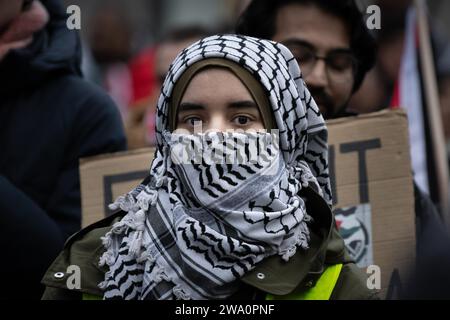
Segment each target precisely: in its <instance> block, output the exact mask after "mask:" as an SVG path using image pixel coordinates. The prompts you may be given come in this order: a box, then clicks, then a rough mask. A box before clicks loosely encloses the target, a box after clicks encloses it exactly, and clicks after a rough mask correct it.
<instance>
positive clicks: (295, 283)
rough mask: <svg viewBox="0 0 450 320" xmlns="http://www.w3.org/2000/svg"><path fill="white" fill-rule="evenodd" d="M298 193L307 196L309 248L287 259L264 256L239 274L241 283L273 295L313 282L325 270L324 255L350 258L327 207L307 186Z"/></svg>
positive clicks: (325, 258) (339, 258) (337, 258)
mask: <svg viewBox="0 0 450 320" xmlns="http://www.w3.org/2000/svg"><path fill="white" fill-rule="evenodd" d="M301 195H302V197H305V198H306V199H307V200H306V209H307V212H309V213H310V215H311V216H312V218H313V223H312V225H311V240H310V248H309V249H308V250H298V251H297V253H296V254H295V255H294V256H293V257H292V258H291V259H290V260H289V261H288V262H285V261H284V260H282V259H281V257H279V256H272V257H269V258H267V259H266V260H265V261H263V262H261V263H259V264H258V265H257V266H256V268H255V269H253V270H252V271H250V272H249V273H247V274H246V275H245V276H244V277H243V278H242V281H243V282H244V283H246V284H248V285H251V286H252V287H255V288H257V289H260V290H262V291H264V292H268V293H271V294H274V295H286V294H289V293H291V292H293V291H294V290H295V289H296V288H298V287H299V286H300V285H303V286H305V287H311V286H313V285H314V283H315V282H316V281H317V279H318V278H319V277H320V275H321V274H322V273H323V271H324V270H325V264H326V262H327V261H326V260H327V255H330V256H333V260H337V261H338V260H341V261H344V260H349V257H348V256H346V255H345V247H344V242H343V240H342V238H340V237H339V236H338V235H337V232H333V229H334V228H335V223H334V218H333V214H332V212H331V209H330V207H329V206H328V205H327V204H326V203H325V202H324V201H323V199H322V198H321V197H320V196H319V195H318V194H317V193H316V192H315V191H314V190H312V189H310V188H307V189H304V190H303V191H302V194H301ZM330 245H331V247H330V248H329V246H330ZM329 249H332V250H329Z"/></svg>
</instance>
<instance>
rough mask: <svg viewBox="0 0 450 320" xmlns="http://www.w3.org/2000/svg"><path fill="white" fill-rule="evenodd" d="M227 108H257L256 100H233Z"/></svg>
mask: <svg viewBox="0 0 450 320" xmlns="http://www.w3.org/2000/svg"><path fill="white" fill-rule="evenodd" d="M228 106H229V108H233V109H244V108H256V109H258V105H257V104H256V102H254V101H251V100H243V101H235V102H232V103H230V104H229V105H228Z"/></svg>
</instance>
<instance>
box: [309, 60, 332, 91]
mask: <svg viewBox="0 0 450 320" xmlns="http://www.w3.org/2000/svg"><path fill="white" fill-rule="evenodd" d="M306 82H307V84H308V85H311V86H315V87H325V86H327V85H328V76H327V64H326V61H325V60H324V59H323V58H318V59H317V61H316V63H315V65H314V66H313V68H312V70H311V72H310V74H309V75H308V76H307V79H306Z"/></svg>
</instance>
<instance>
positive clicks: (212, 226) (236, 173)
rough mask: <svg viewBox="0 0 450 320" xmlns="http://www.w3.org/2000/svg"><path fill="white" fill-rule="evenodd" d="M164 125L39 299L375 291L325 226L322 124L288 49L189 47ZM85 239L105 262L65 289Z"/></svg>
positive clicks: (174, 78) (175, 69) (172, 81)
mask: <svg viewBox="0 0 450 320" xmlns="http://www.w3.org/2000/svg"><path fill="white" fill-rule="evenodd" d="M236 110H237V111H236ZM199 128H200V129H199ZM236 129H241V130H236ZM156 133H157V148H156V152H155V156H154V160H153V162H152V164H151V168H150V174H149V176H148V177H147V178H146V179H145V180H144V181H143V182H142V183H141V184H140V185H139V186H137V187H136V188H135V189H134V190H132V191H130V192H129V193H128V194H126V195H124V196H121V197H119V198H118V199H117V200H116V201H115V202H114V203H113V204H111V206H110V207H111V209H116V210H118V213H117V214H116V215H114V216H113V217H111V218H108V219H106V220H104V221H102V222H99V223H97V224H95V225H94V226H91V227H88V228H87V229H85V230H84V231H82V232H81V233H79V234H78V235H76V236H75V237H73V238H72V239H71V241H69V242H68V243H67V244H66V249H65V250H64V251H63V253H62V254H61V255H60V257H59V258H58V259H57V260H56V261H55V263H54V264H53V265H52V266H51V267H50V269H49V270H48V272H47V275H46V277H44V279H43V283H44V284H46V285H47V290H46V293H45V294H44V297H43V298H44V299H59V298H64V297H69V296H70V297H75V298H76V297H78V298H79V297H80V293H81V294H82V295H81V297H83V298H89V297H91V298H92V296H96V297H97V298H99V297H102V298H103V299H105V300H109V299H125V300H134V299H136V300H155V299H157V300H165V299H195V300H204V299H235V298H246V299H248V298H254V299H259V298H262V299H280V298H281V299H285V298H288V299H330V298H332V299H352V298H354V299H368V298H371V297H372V296H373V295H374V293H373V292H370V291H369V290H368V289H367V287H366V279H365V276H364V274H362V273H361V271H359V270H358V269H357V268H356V266H355V265H354V263H353V262H352V261H351V260H350V259H349V258H348V255H347V254H346V251H345V249H344V244H343V241H342V239H331V237H330V235H331V234H332V233H331V231H332V229H333V223H334V220H333V217H332V214H331V210H330V206H331V201H332V195H331V191H330V182H329V177H328V154H327V152H328V149H327V129H326V126H325V122H324V120H323V117H322V115H321V114H320V111H319V110H318V107H317V105H316V104H315V102H314V100H313V99H312V97H311V95H310V93H309V91H308V89H307V88H306V86H305V83H304V81H303V79H302V75H301V71H300V68H299V66H298V64H297V62H296V60H295V59H294V58H293V56H292V54H291V52H290V51H289V50H288V49H287V48H286V47H284V46H283V45H281V44H278V43H275V42H272V41H267V40H260V39H256V38H251V37H244V36H236V35H216V36H212V37H208V38H205V39H202V40H200V41H198V42H196V43H194V44H193V45H191V46H190V47H188V48H186V49H185V50H183V51H182V52H181V53H180V55H179V56H178V57H177V58H176V59H175V61H174V62H173V63H172V65H171V68H170V70H169V73H168V75H167V77H166V80H165V82H164V85H163V88H162V92H161V96H160V99H159V101H158V106H157V124H156ZM94 234H95V236H94ZM100 239H101V241H100ZM87 243H89V246H91V245H94V244H96V246H97V245H98V247H97V249H95V250H94V251H95V254H92V257H91V258H89V260H90V263H91V264H92V263H96V264H98V267H97V268H96V269H95V271H94V269H92V267H88V266H86V269H84V270H83V268H82V274H83V279H82V282H83V281H84V283H82V285H81V288H83V289H81V290H78V291H74V292H69V291H68V290H66V289H65V288H64V286H63V285H61V284H62V283H63V282H64V279H63V278H64V274H62V276H61V277H60V278H61V279H59V280H58V281H55V279H54V275H55V274H56V273H58V271H59V272H60V271H61V270H60V269H61V266H62V265H65V264H67V263H71V264H78V265H79V264H81V265H87V264H88V263H87V261H88V260H87V261H75V260H77V258H76V257H77V256H80V255H78V254H73V253H74V250H75V251H77V250H80V249H81V248H87V247H86V246H85V244H87ZM329 246H333V247H334V252H335V255H334V256H333V257H331V256H325V252H326V249H327V248H328V247H329ZM81 250H82V249H81ZM84 253H86V252H84ZM74 257H75V260H73V259H74ZM91 259H92V260H91ZM86 273H88V276H87V277H86ZM60 275H61V272H60ZM94 284H95V285H94Z"/></svg>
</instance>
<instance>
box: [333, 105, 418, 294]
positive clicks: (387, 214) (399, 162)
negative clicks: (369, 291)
mask: <svg viewBox="0 0 450 320" xmlns="http://www.w3.org/2000/svg"><path fill="white" fill-rule="evenodd" d="M407 125H408V124H407V118H406V115H405V113H404V112H403V111H383V112H379V113H374V114H370V115H363V116H359V117H356V118H345V119H337V120H332V121H329V122H328V129H329V147H330V149H329V150H330V156H329V158H330V163H329V165H330V172H331V180H332V186H333V200H334V202H335V205H334V208H335V210H334V213H335V217H336V223H337V225H338V228H339V231H340V234H341V235H342V237H343V238H344V241H345V243H346V245H347V248H348V251H349V253H350V255H351V256H352V257H353V258H354V259H355V261H356V262H357V264H358V265H359V266H360V267H361V268H366V267H368V266H371V265H376V266H379V267H380V271H381V287H382V295H383V296H384V297H387V298H389V299H391V298H395V297H396V294H398V293H399V290H401V288H402V283H403V282H405V281H406V280H407V277H408V272H409V270H410V269H411V267H412V266H413V265H414V261H415V247H416V242H415V213H414V189H413V178H412V172H411V161H410V154H409V142H408V141H409V140H408V127H407ZM369 275H370V274H369Z"/></svg>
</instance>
